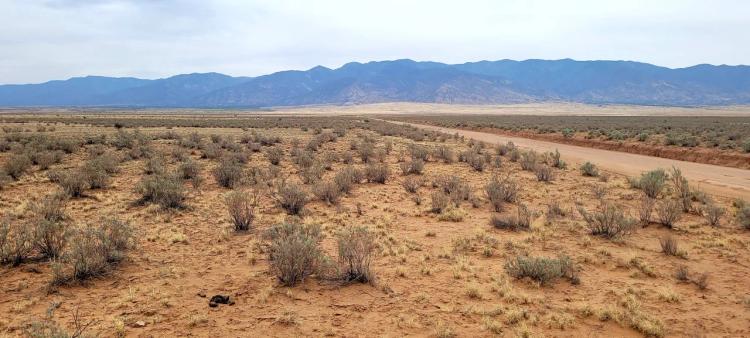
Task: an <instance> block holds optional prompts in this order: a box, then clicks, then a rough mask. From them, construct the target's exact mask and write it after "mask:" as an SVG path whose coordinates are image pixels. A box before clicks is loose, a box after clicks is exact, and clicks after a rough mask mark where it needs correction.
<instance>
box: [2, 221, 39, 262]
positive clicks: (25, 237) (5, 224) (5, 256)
mask: <svg viewBox="0 0 750 338" xmlns="http://www.w3.org/2000/svg"><path fill="white" fill-rule="evenodd" d="M33 241H34V232H33V229H32V228H31V227H29V226H28V225H27V224H23V223H21V222H11V219H10V218H9V217H3V218H2V219H0V264H10V265H12V266H17V265H19V264H21V263H23V262H24V261H25V260H26V259H27V258H28V257H29V255H31V252H32V251H33V250H34V245H33V244H34V242H33Z"/></svg>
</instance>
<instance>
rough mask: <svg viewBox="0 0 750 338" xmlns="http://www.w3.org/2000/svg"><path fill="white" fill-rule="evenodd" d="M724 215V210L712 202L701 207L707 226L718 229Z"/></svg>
mask: <svg viewBox="0 0 750 338" xmlns="http://www.w3.org/2000/svg"><path fill="white" fill-rule="evenodd" d="M725 213H726V209H724V208H722V207H720V206H718V205H716V203H714V202H709V203H706V206H705V207H703V217H705V218H706V220H707V221H708V224H709V225H711V226H714V227H718V226H719V225H720V224H721V217H722V216H724V214H725Z"/></svg>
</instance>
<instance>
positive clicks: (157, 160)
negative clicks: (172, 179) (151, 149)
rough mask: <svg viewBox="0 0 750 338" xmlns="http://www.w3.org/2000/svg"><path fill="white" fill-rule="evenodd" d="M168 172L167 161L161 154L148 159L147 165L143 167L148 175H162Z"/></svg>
mask: <svg viewBox="0 0 750 338" xmlns="http://www.w3.org/2000/svg"><path fill="white" fill-rule="evenodd" d="M166 171H167V160H166V159H165V158H164V155H162V154H161V153H158V154H152V155H151V156H150V157H149V158H148V159H146V164H145V166H144V167H143V172H144V173H145V174H146V175H161V174H164V173H165V172H166Z"/></svg>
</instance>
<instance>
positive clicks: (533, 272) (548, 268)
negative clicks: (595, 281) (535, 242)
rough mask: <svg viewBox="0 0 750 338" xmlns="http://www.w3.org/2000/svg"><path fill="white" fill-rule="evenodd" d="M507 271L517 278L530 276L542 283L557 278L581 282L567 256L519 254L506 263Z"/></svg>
mask: <svg viewBox="0 0 750 338" xmlns="http://www.w3.org/2000/svg"><path fill="white" fill-rule="evenodd" d="M505 271H507V272H508V274H509V275H510V276H512V277H514V278H516V279H522V278H526V277H528V278H531V279H532V280H534V281H536V282H538V283H539V284H541V285H547V284H548V283H549V282H551V281H553V280H555V279H557V278H566V279H568V280H569V281H570V282H571V283H573V284H578V283H580V279H579V277H578V271H577V270H576V267H575V265H574V264H573V261H572V260H571V259H570V258H569V257H567V256H560V257H558V258H547V257H528V256H520V255H519V256H516V258H515V259H514V260H511V261H510V262H508V263H506V264H505Z"/></svg>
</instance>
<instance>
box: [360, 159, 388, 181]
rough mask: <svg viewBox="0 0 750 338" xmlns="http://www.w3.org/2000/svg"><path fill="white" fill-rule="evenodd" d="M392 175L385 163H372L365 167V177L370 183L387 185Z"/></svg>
mask: <svg viewBox="0 0 750 338" xmlns="http://www.w3.org/2000/svg"><path fill="white" fill-rule="evenodd" d="M390 173H391V171H390V169H389V168H388V165H387V164H385V163H370V164H368V165H367V166H366V167H365V177H366V178H367V181H368V182H374V183H380V184H385V182H386V180H388V176H390Z"/></svg>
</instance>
